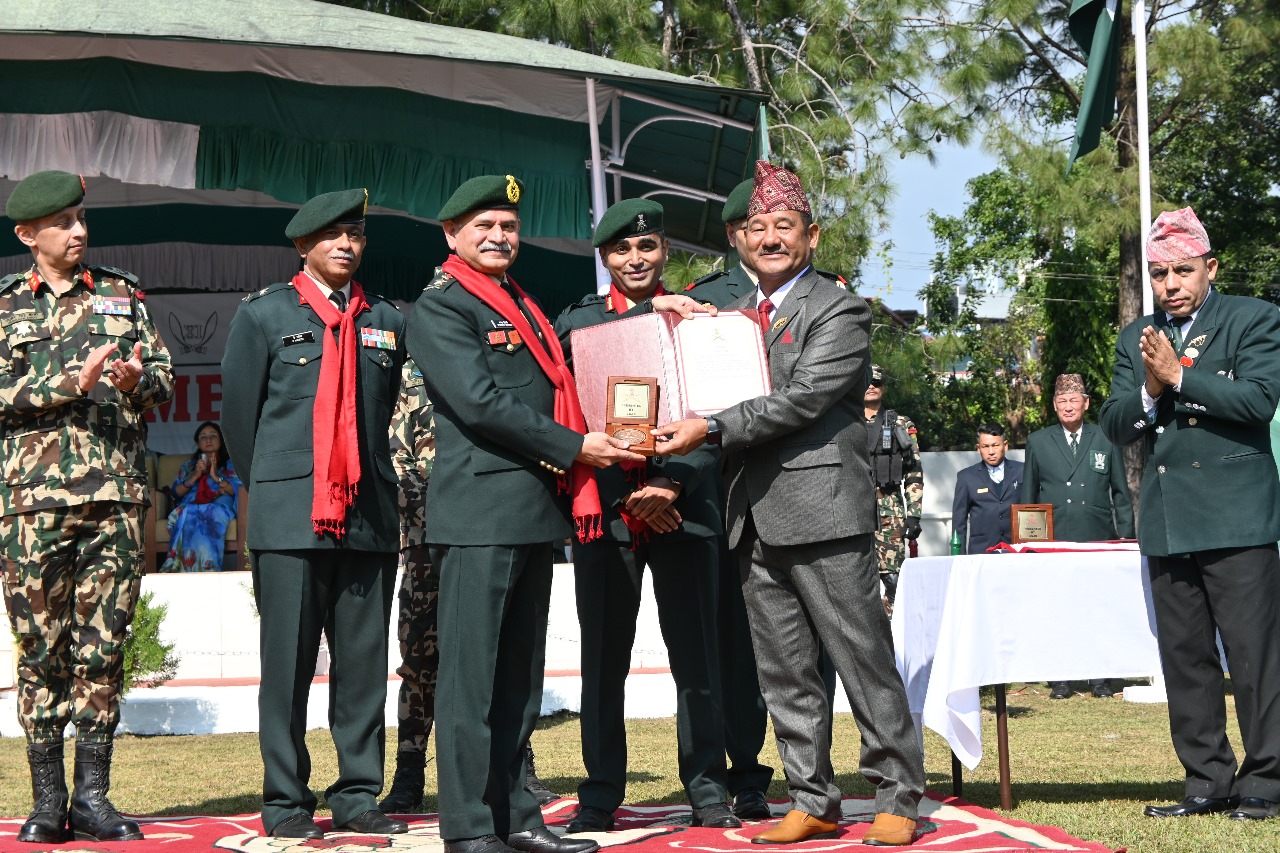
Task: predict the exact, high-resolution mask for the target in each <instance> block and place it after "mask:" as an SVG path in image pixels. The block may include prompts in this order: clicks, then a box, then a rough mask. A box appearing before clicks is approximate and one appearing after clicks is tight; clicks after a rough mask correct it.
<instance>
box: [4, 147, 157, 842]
mask: <svg viewBox="0 0 1280 853" xmlns="http://www.w3.org/2000/svg"><path fill="white" fill-rule="evenodd" d="M83 200H84V181H83V180H82V179H81V178H80V176H79V175H72V174H69V173H67V172H40V173H37V174H35V175H32V176H30V177H29V178H27V179H26V180H24V181H22V182H21V183H20V184H18V186H17V188H15V189H14V191H13V194H12V196H10V198H9V201H8V204H7V206H6V210H5V212H6V213H7V214H8V216H9V218H10V219H12V220H14V221H15V222H16V223H17V226H16V227H15V228H14V232H15V233H16V234H17V235H18V239H19V240H21V241H22V242H23V243H24V244H25V245H27V246H28V247H30V248H31V252H32V255H33V256H34V263H33V264H32V266H31V268H30V269H29V270H26V271H25V272H21V273H17V274H14V275H10V276H7V277H6V278H4V279H2V280H0V330H2V331H3V334H2V335H0V423H2V424H3V451H0V465H3V470H4V479H3V483H0V549H2V556H3V561H4V598H5V605H6V607H7V608H8V611H9V619H10V623H11V625H12V627H13V631H14V633H15V634H16V635H17V637H18V643H19V649H20V650H19V659H18V719H19V720H20V721H21V723H22V728H23V730H24V731H25V732H26V735H27V758H28V761H29V763H30V766H31V788H32V794H33V798H34V800H35V808H34V810H33V811H32V813H31V816H30V817H29V818H28V820H27V822H26V823H25V824H23V826H22V829H21V830H20V831H19V833H18V840H19V841H31V842H37V843H43V844H57V843H59V842H62V841H64V840H66V839H67V837H68V824H69V825H70V830H71V833H73V834H74V836H75V837H76V838H77V839H85V840H97V841H132V840H137V839H140V838H142V833H141V832H140V831H139V830H138V825H137V824H136V823H134V822H133V821H131V820H126V819H124V818H123V817H121V816H120V813H119V812H117V811H116V810H115V807H114V806H112V804H111V802H110V800H108V799H107V792H108V789H109V787H110V768H111V741H112V735H113V733H114V732H115V729H116V724H117V723H118V722H119V719H120V687H121V681H122V679H123V677H124V648H123V643H124V639H125V632H126V629H127V628H128V626H129V622H130V620H131V619H132V618H133V609H134V603H135V602H136V600H137V596H138V587H139V585H140V581H141V573H142V529H143V527H142V525H143V524H144V522H145V520H146V507H147V496H146V495H147V477H146V468H145V464H144V457H143V453H144V450H145V448H146V437H147V430H146V424H145V423H144V422H143V419H142V416H143V412H144V411H145V410H146V409H149V408H151V407H152V406H155V405H158V404H160V403H163V402H165V401H166V400H168V399H169V398H170V397H171V396H172V395H173V371H172V369H171V366H170V362H169V352H168V350H167V349H165V345H164V342H163V341H161V340H160V336H159V335H158V334H157V333H156V330H155V327H154V326H153V325H152V323H151V318H150V316H149V315H148V314H147V310H146V307H145V305H144V303H143V301H142V293H141V291H139V290H138V288H137V284H138V281H137V279H136V278H134V277H133V276H132V275H130V274H129V273H127V272H124V271H122V270H117V269H113V268H111V267H97V266H86V265H85V264H84V263H83V262H82V259H83V256H84V250H85V245H86V243H87V237H88V230H87V227H86V224H85V214H84V205H83ZM68 723H71V724H74V725H75V728H76V761H75V780H74V781H75V788H74V794H72V796H71V797H70V802H68V796H67V784H66V778H65V776H64V772H63V743H62V734H63V731H64V729H65V728H66V727H67V724H68ZM68 807H69V808H68Z"/></svg>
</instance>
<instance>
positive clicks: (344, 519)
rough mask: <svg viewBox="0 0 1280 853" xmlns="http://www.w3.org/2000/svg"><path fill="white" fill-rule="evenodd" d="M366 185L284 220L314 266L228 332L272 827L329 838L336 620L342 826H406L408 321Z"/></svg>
mask: <svg viewBox="0 0 1280 853" xmlns="http://www.w3.org/2000/svg"><path fill="white" fill-rule="evenodd" d="M368 198H369V195H368V192H367V191H366V190H363V189H355V190H344V191H341V192H335V193H325V194H324V195H320V196H317V197H316V198H313V199H312V200H311V201H309V202H307V203H306V204H305V205H303V206H302V208H301V209H300V210H299V211H298V213H297V215H295V216H294V217H293V220H292V221H291V222H290V223H289V225H288V227H287V228H286V229H285V236H286V237H288V238H289V239H291V240H293V242H294V245H295V246H296V247H297V249H298V253H299V254H300V255H301V256H302V259H303V267H302V271H301V272H299V273H298V274H297V275H296V276H294V277H293V280H292V281H290V282H288V283H287V284H273V285H270V286H269V287H265V288H263V289H262V290H260V291H258V292H257V293H254V294H250V295H249V296H247V297H246V298H245V301H244V304H243V305H241V307H240V310H239V311H237V312H236V315H235V317H234V318H233V319H232V321H231V328H230V331H229V332H228V334H227V348H226V354H225V355H224V356H223V359H222V375H223V376H225V377H226V382H225V383H224V385H223V398H222V429H223V433H224V434H225V435H226V438H227V449H228V450H229V451H230V453H231V458H232V461H233V462H234V463H235V466H236V470H237V471H239V472H240V475H241V476H242V477H243V478H244V482H245V483H247V484H248V486H249V493H250V494H251V495H252V496H253V498H252V500H250V501H249V550H250V553H251V556H252V559H253V589H254V596H255V598H256V600H257V604H258V612H259V614H260V615H261V617H262V637H261V639H262V685H261V687H260V688H259V690H258V712H259V715H260V716H259V719H260V722H259V741H260V744H261V747H262V762H263V766H264V773H263V791H262V801H263V805H262V824H263V827H264V828H266V830H267V832H268V833H270V834H271V835H273V836H280V837H288V838H320V837H322V835H323V833H322V832H321V831H320V829H319V828H318V827H317V826H316V824H315V822H314V821H313V820H312V813H313V812H314V811H315V807H316V796H315V794H313V793H312V792H311V790H310V788H309V787H308V777H309V776H310V774H311V759H310V757H309V755H308V754H307V746H306V742H305V741H304V736H305V734H306V718H307V713H306V710H307V696H308V693H309V691H310V689H311V679H312V676H313V675H314V674H315V661H316V650H317V649H318V647H319V644H320V633H321V631H322V630H323V631H324V633H325V634H326V635H327V636H328V638H329V653H330V655H331V656H332V661H333V664H332V672H331V674H330V679H329V724H330V728H331V730H332V733H333V742H334V746H335V747H336V748H337V751H338V762H339V764H340V766H341V768H342V769H341V773H340V775H339V778H338V780H337V781H336V782H334V783H333V784H332V785H330V786H329V789H328V791H326V792H325V798H326V799H327V801H328V803H329V807H330V808H331V809H333V825H334V827H335V828H337V829H346V830H351V831H354V832H376V833H397V832H404V831H406V829H407V826H406V825H405V823H404V822H403V821H398V820H392V819H390V818H388V817H387V816H386V815H384V814H383V813H382V812H380V811H378V803H377V799H376V797H377V795H378V792H379V791H381V790H382V775H383V760H384V757H385V756H384V752H385V738H384V735H383V707H384V705H385V703H386V695H387V674H386V671H385V669H384V663H383V662H384V661H386V659H387V623H388V620H389V618H390V615H391V601H392V595H393V586H394V584H395V578H396V552H397V550H398V549H399V544H400V531H399V525H398V519H399V513H398V512H397V509H396V483H397V480H396V473H395V469H394V468H393V467H392V465H391V450H390V445H389V442H388V428H389V426H390V423H391V412H392V407H393V406H394V405H395V403H396V399H397V396H398V394H399V389H400V365H401V363H402V362H403V361H404V343H403V341H404V318H402V317H401V316H400V312H399V311H398V310H397V309H396V307H395V306H394V305H392V304H391V303H390V302H389V301H387V300H385V299H383V298H382V297H380V296H374V295H373V294H369V293H366V292H365V291H364V289H363V288H362V287H361V286H360V284H359V283H358V282H356V281H355V280H354V278H353V276H354V275H355V273H356V270H357V269H358V268H359V266H360V259H361V257H362V256H363V254H364V249H365V244H366V238H365V219H364V214H365V208H366V206H367V204H368Z"/></svg>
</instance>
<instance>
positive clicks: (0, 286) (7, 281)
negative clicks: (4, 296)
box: [0, 272, 27, 293]
mask: <svg viewBox="0 0 1280 853" xmlns="http://www.w3.org/2000/svg"><path fill="white" fill-rule="evenodd" d="M26 278H27V274H26V273H24V272H15V273H12V274H10V275H7V276H5V277H4V278H0V293H3V292H4V291H6V290H8V289H9V288H11V287H13V286H14V285H15V284H17V283H18V282H20V281H26Z"/></svg>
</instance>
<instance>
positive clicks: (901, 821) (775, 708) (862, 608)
mask: <svg viewBox="0 0 1280 853" xmlns="http://www.w3.org/2000/svg"><path fill="white" fill-rule="evenodd" d="M818 236H819V228H818V225H817V224H816V223H814V221H813V214H812V211H811V209H810V207H809V200H808V198H806V196H805V192H804V188H803V187H802V186H801V184H800V179H799V178H797V177H796V176H795V175H793V174H792V173H790V172H788V171H786V170H785V169H780V168H777V167H775V166H772V165H770V164H769V163H767V162H764V161H760V162H758V163H757V164H756V178H755V190H754V191H753V192H752V195H751V201H750V204H749V206H748V208H747V223H746V230H745V232H744V235H743V237H744V239H742V240H740V241H739V244H738V245H739V248H740V249H742V250H743V259H744V262H746V263H749V264H750V266H751V268H752V269H754V270H755V271H756V272H757V273H758V274H759V287H758V288H757V289H756V290H755V291H753V292H751V293H749V294H747V295H746V296H743V297H742V298H740V299H739V300H737V301H736V302H733V303H731V304H730V305H729V306H728V308H730V309H734V308H737V309H748V308H754V309H756V310H757V311H758V312H759V314H760V320H761V325H762V327H763V332H764V343H765V348H766V350H767V351H768V354H769V372H770V378H771V379H772V384H773V391H772V393H770V394H767V395H765V396H763V397H756V398H754V399H751V400H746V401H744V402H742V403H738V404H737V405H735V406H731V407H729V408H728V409H725V410H724V411H723V412H721V413H720V414H718V415H716V416H715V417H712V418H692V419H688V420H682V421H676V422H675V423H672V424H667V425H664V426H660V427H658V429H657V430H656V433H657V434H658V436H659V440H660V442H661V439H662V438H663V437H664V436H665V437H666V442H665V444H663V443H660V444H659V445H658V447H659V450H660V451H661V452H662V453H681V454H683V453H688V452H689V451H691V450H693V449H695V448H697V447H699V446H701V445H702V444H703V443H709V444H720V445H721V446H722V447H723V449H724V460H725V461H724V472H725V475H724V476H725V483H726V489H725V491H726V494H727V498H726V500H727V508H726V511H725V525H726V527H727V528H728V533H729V545H730V547H732V548H735V549H736V550H737V553H738V557H739V560H740V566H741V577H742V590H743V596H744V598H745V599H746V602H747V615H748V618H749V620H750V623H751V636H752V644H753V645H754V646H755V653H756V666H757V669H758V671H759V676H760V687H761V690H762V691H763V693H764V699H765V704H766V706H767V707H768V708H769V713H770V715H771V716H772V717H773V727H774V732H775V734H776V737H777V740H778V752H779V753H780V754H781V756H782V762H783V765H784V767H785V769H786V774H787V786H788V789H789V793H790V795H791V801H792V808H791V811H790V812H788V814H787V815H786V817H785V818H783V820H782V822H781V823H780V824H778V825H777V826H774V827H770V828H769V829H767V830H765V831H764V832H761V833H759V834H757V835H755V836H754V837H753V838H752V839H751V841H752V842H753V843H755V844H792V843H795V842H799V841H804V840H806V839H809V838H832V837H835V835H836V833H837V831H838V829H839V823H838V821H839V820H840V791H839V789H838V788H836V786H835V782H834V779H833V775H834V771H833V770H832V767H831V730H830V724H831V717H830V713H829V711H828V708H827V691H826V688H825V687H824V686H823V682H822V679H821V677H820V676H819V674H818V648H819V644H821V645H822V647H824V648H825V649H826V651H827V653H828V655H830V657H831V660H832V662H833V663H834V664H835V668H836V671H837V672H838V673H839V674H840V678H841V680H842V681H843V682H844V684H845V690H846V695H847V696H848V698H849V705H850V707H851V708H852V709H853V715H854V719H855V720H856V721H857V724H858V730H859V732H860V733H861V735H862V756H861V762H860V763H861V770H862V772H863V774H864V775H865V776H866V778H867V779H868V780H870V781H871V782H872V784H874V785H875V786H876V812H877V814H876V818H875V823H874V824H872V826H871V827H870V828H869V829H868V830H867V831H866V834H865V835H864V836H863V837H862V839H861V840H862V842H863V843H864V844H872V845H903V844H910V843H911V842H912V841H913V840H914V839H915V829H916V816H917V812H918V808H919V802H920V797H921V795H922V794H923V793H924V758H923V756H922V754H921V751H920V746H919V744H918V742H917V741H916V733H915V729H914V727H913V726H912V724H911V713H910V711H909V710H908V707H907V696H906V691H905V689H904V688H903V685H902V678H901V677H900V676H899V675H898V670H897V668H896V667H895V666H894V660H893V641H892V640H891V639H890V636H889V617H888V616H887V615H886V614H885V611H884V606H883V604H882V603H881V600H880V583H879V578H878V577H877V565H876V560H875V546H874V544H873V542H872V533H873V532H874V531H875V530H876V527H877V524H878V521H877V516H876V491H875V484H874V483H873V482H872V478H871V464H870V458H869V456H868V454H867V438H866V424H865V418H864V417H863V406H862V401H863V396H864V394H865V392H866V390H867V385H868V383H869V381H870V378H871V373H870V362H871V359H870V331H871V311H870V309H869V308H868V307H867V303H866V302H864V301H863V300H862V299H860V298H859V297H857V296H854V295H853V294H851V293H849V291H847V290H846V289H844V288H843V287H841V286H839V285H838V284H836V283H834V282H832V281H830V280H828V279H825V278H823V277H822V276H821V275H819V274H818V273H817V272H815V271H814V269H813V266H812V263H811V261H812V259H813V253H814V250H815V249H816V248H817V246H818Z"/></svg>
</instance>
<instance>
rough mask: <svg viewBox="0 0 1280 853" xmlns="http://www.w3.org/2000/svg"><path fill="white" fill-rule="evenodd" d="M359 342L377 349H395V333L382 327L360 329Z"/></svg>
mask: <svg viewBox="0 0 1280 853" xmlns="http://www.w3.org/2000/svg"><path fill="white" fill-rule="evenodd" d="M360 343H361V344H363V345H364V346H367V347H376V348H377V349H395V348H396V333H395V332H389V331H386V330H384V329H361V330H360Z"/></svg>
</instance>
